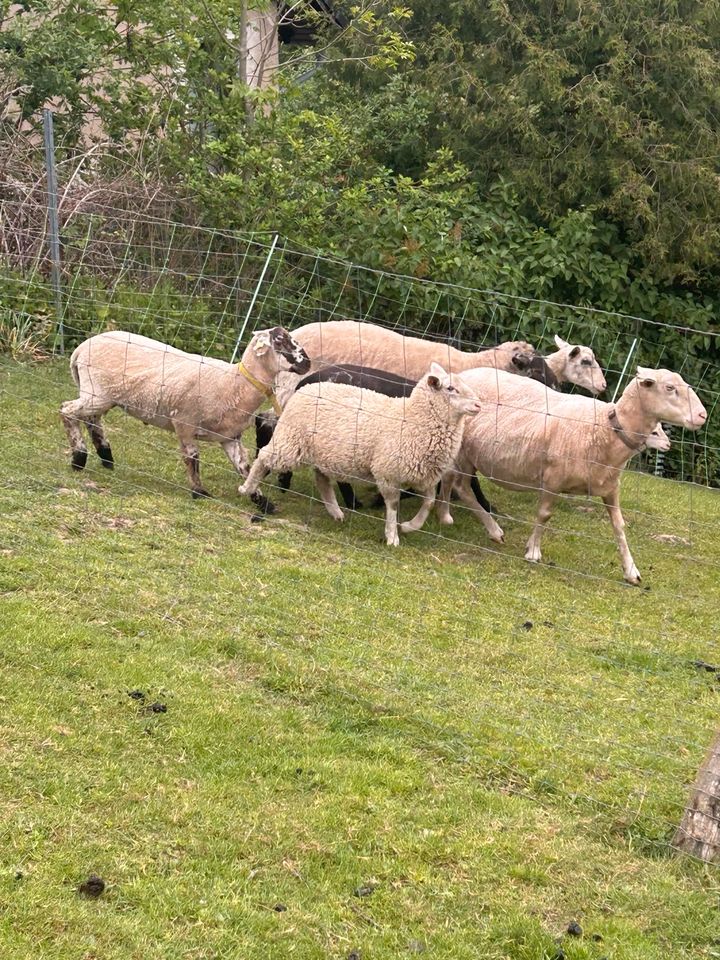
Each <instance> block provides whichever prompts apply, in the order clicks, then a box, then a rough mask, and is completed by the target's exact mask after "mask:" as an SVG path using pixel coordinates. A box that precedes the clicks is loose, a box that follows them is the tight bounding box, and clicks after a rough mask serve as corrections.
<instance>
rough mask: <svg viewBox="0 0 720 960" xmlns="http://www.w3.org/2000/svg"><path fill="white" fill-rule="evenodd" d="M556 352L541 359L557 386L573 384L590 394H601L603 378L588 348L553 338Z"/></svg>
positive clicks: (559, 338)
mask: <svg viewBox="0 0 720 960" xmlns="http://www.w3.org/2000/svg"><path fill="white" fill-rule="evenodd" d="M555 344H556V346H557V350H556V351H555V353H551V354H549V355H548V356H546V357H543V358H542V359H543V360H544V361H545V363H546V364H547V366H548V367H549V368H550V372H551V373H552V375H553V376H554V377H555V379H556V381H557V382H558V384H561V383H574V384H575V385H576V386H578V387H582V388H583V389H585V390H588V391H589V392H590V393H592V394H597V393H602V392H603V391H604V390H605V387H606V386H607V383H606V382H605V376H604V374H603V372H602V370H601V368H600V365H599V364H598V362H597V360H596V359H595V354H594V353H593V351H592V350H591V349H590V347H583V346H580V345H579V344H572V343H568V342H567V341H566V340H563V339H562V337H558V336H557V335H556V336H555Z"/></svg>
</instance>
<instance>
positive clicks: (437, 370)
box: [416, 362, 480, 414]
mask: <svg viewBox="0 0 720 960" xmlns="http://www.w3.org/2000/svg"><path fill="white" fill-rule="evenodd" d="M419 385H423V386H424V387H425V388H426V389H428V390H429V391H430V392H431V393H432V394H433V395H434V396H437V397H442V399H443V400H444V401H445V403H446V404H447V405H448V407H450V408H452V409H454V410H456V411H457V412H458V413H461V414H463V413H471V414H472V413H477V412H478V410H480V401H479V399H478V397H477V394H475V393H474V392H473V391H472V390H471V389H470V387H469V386H468V385H467V384H466V383H465V381H464V380H463V379H462V377H461V376H459V375H456V376H451V375H450V374H449V373H446V371H445V370H444V369H443V368H442V367H441V366H440V364H439V363H434V362H433V363H431V364H430V372H429V373H427V374H426V375H425V376H424V377H423V379H422V380H421V381H420V384H419ZM416 389H417V388H416Z"/></svg>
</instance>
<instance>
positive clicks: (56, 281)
mask: <svg viewBox="0 0 720 960" xmlns="http://www.w3.org/2000/svg"><path fill="white" fill-rule="evenodd" d="M43 136H44V140H45V170H46V173H47V193H48V221H49V224H48V226H49V231H50V237H49V240H50V265H51V277H52V286H53V292H54V294H55V315H56V317H57V334H56V343H58V342H59V344H60V353H65V328H64V325H63V316H62V290H61V287H60V227H59V223H58V201H57V179H56V177H55V143H54V137H53V115H52V110H48V108H47V107H45V108H44V109H43Z"/></svg>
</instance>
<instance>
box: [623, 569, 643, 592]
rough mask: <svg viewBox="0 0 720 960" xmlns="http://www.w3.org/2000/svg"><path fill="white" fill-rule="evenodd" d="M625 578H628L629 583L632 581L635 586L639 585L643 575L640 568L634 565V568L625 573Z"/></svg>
mask: <svg viewBox="0 0 720 960" xmlns="http://www.w3.org/2000/svg"><path fill="white" fill-rule="evenodd" d="M625 579H626V580H627V582H628V583H631V584H632V585H633V586H634V587H639V586H640V581H641V580H642V577H641V576H640V571H639V570H638V568H637V567H633V568H632V570H629V571H628V572H627V573H626V574H625Z"/></svg>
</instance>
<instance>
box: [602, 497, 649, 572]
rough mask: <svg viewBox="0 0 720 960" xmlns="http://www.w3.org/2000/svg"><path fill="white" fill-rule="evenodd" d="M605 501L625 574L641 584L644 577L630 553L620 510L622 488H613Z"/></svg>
mask: <svg viewBox="0 0 720 960" xmlns="http://www.w3.org/2000/svg"><path fill="white" fill-rule="evenodd" d="M603 502H604V504H605V507H606V509H607V512H608V516H609V517H610V523H611V524H612V526H613V531H614V532H615V540H616V541H617V545H618V550H619V551H620V559H621V560H622V568H623V576H624V577H625V579H626V580H627V582H628V583H633V584H639V583H640V581H641V579H642V577H641V576H640V571H639V570H638V568H637V567H636V566H635V561H634V560H633V558H632V554H631V553H630V547H628V543H627V539H626V537H625V519H624V517H623V515H622V511H621V510H620V489H619V487H618V488H616V489H615V490H613V492H612V493H609V494H608V495H607V496H606V497H603Z"/></svg>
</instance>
